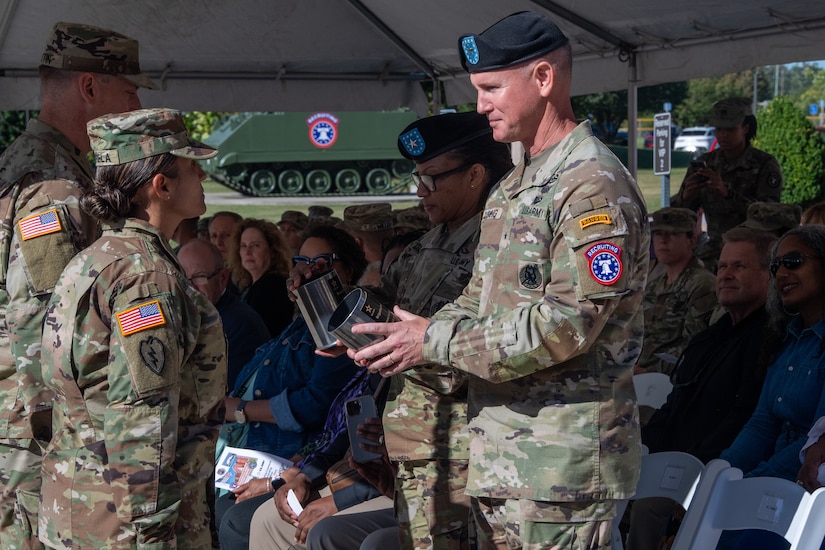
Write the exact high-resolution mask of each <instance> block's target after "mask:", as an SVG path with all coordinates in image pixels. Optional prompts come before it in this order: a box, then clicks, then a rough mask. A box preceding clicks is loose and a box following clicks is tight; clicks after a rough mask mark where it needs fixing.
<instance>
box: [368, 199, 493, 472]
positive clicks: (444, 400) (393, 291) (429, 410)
mask: <svg viewBox="0 0 825 550" xmlns="http://www.w3.org/2000/svg"><path fill="white" fill-rule="evenodd" d="M480 219H481V218H480V215H477V216H473V217H472V218H470V219H469V220H467V221H466V222H464V223H463V224H462V225H461V226H460V227H458V228H456V229H455V230H453V231H452V232H448V231H447V226H446V225H444V224H441V225H439V226H437V227H435V228H433V229H431V230H430V231H429V232H427V233H426V234H425V235H423V236H422V237H421V238H420V239H418V240H417V241H415V242H413V243H411V244H410V245H409V246H408V247H407V248H405V249H404V251H403V252H402V253H401V255H400V256H399V257H398V259H397V260H396V261H395V263H393V264H392V266H391V267H390V271H389V273H387V275H386V276H385V277H383V278H382V285H381V286H380V287H379V288H377V289H375V292H377V293H379V294H380V295H381V296H382V298H383V299H384V300H386V301H393V300H394V301H395V302H396V303H397V304H398V305H399V306H400V307H401V308H402V309H405V310H407V311H411V312H412V313H415V314H416V315H422V316H425V317H429V316H431V315H432V314H434V313H435V312H436V311H438V310H439V309H440V308H441V307H442V306H443V305H444V304H446V303H449V302H451V301H452V300H454V299H456V298H457V297H458V296H459V295H460V294H461V291H462V290H463V289H464V287H465V286H466V285H467V282H468V281H469V280H470V275H471V274H472V271H473V253H474V252H475V248H476V245H477V244H478V237H479V221H480ZM383 422H384V430H385V437H386V440H385V442H386V445H387V451H388V452H389V456H390V459H391V460H396V461H409V460H426V459H433V458H449V459H454V460H467V458H468V454H469V444H470V441H469V438H468V436H467V375H466V374H464V373H462V372H460V371H458V370H455V369H450V368H445V367H440V366H438V365H431V366H427V367H419V368H417V369H415V370H414V371H413V370H411V371H407V372H406V373H404V374H402V375H400V376H395V377H393V382H392V386H391V388H390V396H389V399H388V402H387V406H386V408H385V409H384V419H383Z"/></svg>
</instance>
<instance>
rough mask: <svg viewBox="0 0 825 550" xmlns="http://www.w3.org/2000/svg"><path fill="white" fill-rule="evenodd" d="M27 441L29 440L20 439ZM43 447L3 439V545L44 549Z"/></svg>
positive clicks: (0, 469) (0, 481)
mask: <svg viewBox="0 0 825 550" xmlns="http://www.w3.org/2000/svg"><path fill="white" fill-rule="evenodd" d="M15 442H16V443H23V444H25V443H26V442H28V440H16V441H15ZM41 462H42V457H41V456H40V448H39V447H38V446H37V445H36V444H35V443H34V442H33V441H32V443H31V446H29V447H27V448H23V447H16V446H10V445H8V442H7V441H4V442H0V548H2V549H3V550H19V549H25V550H33V549H41V548H43V545H42V544H41V543H40V541H39V540H37V510H38V508H39V501H40V480H41V478H40V463H41Z"/></svg>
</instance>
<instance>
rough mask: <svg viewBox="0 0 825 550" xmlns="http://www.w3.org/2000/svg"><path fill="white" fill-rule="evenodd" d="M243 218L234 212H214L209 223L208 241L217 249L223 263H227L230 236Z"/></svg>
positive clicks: (230, 242)
mask: <svg viewBox="0 0 825 550" xmlns="http://www.w3.org/2000/svg"><path fill="white" fill-rule="evenodd" d="M241 220H243V216H241V215H240V214H237V213H235V212H229V211H222V212H216V213H215V215H214V216H212V219H211V220H210V221H209V240H210V241H211V242H212V244H214V245H215V246H217V247H218V250H220V251H221V256H223V261H224V262H229V252H230V247H231V245H232V235H234V234H235V230H236V229H237V228H238V224H240V223H241Z"/></svg>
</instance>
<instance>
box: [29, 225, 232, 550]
mask: <svg viewBox="0 0 825 550" xmlns="http://www.w3.org/2000/svg"><path fill="white" fill-rule="evenodd" d="M43 371H44V378H45V380H46V381H47V383H48V384H49V385H50V386H51V388H52V389H53V390H54V392H55V394H56V401H55V406H54V425H55V430H54V436H53V438H52V441H51V443H50V444H49V446H48V447H47V449H46V452H45V454H44V457H43V488H42V500H41V502H42V505H41V507H40V517H39V529H40V531H39V533H40V538H41V540H43V541H44V542H45V543H46V544H47V545H49V546H52V547H54V548H79V547H82V548H90V547H95V548H97V547H105V548H117V549H120V548H152V549H160V548H163V549H165V548H174V545H175V543H176V542H177V545H178V547H179V548H181V547H185V548H203V549H208V548H211V544H212V539H211V535H210V522H211V517H210V516H211V513H210V507H211V506H210V502H211V501H212V499H214V480H213V472H214V464H215V443H216V441H217V438H218V432H219V430H220V426H221V423H222V421H223V398H224V394H225V385H226V340H225V338H224V336H223V327H222V326H221V321H220V316H219V315H218V312H217V310H216V309H215V308H214V306H212V304H210V303H209V301H208V300H207V299H206V297H205V296H203V295H202V294H201V293H199V292H198V291H197V290H195V289H194V288H192V287H191V286H190V285H189V284H188V282H187V280H186V276H185V275H184V271H183V269H182V268H181V267H180V265H179V264H178V262H177V259H176V258H175V255H174V253H173V252H172V250H171V249H170V248H169V245H168V243H167V242H166V240H165V239H164V238H163V236H162V235H161V234H160V233H159V232H158V231H157V230H156V229H155V228H153V227H152V226H150V225H149V224H147V223H145V222H142V221H139V220H132V219H128V220H119V221H117V222H113V223H111V224H104V233H103V235H102V236H101V237H100V238H99V239H98V240H97V241H95V243H93V244H92V245H91V246H90V247H89V248H87V249H85V250H83V251H81V252H80V253H79V254H78V255H77V256H76V257H75V259H74V260H72V262H71V263H69V265H68V266H67V267H66V269H65V271H64V272H63V274H62V275H61V278H60V280H59V282H58V284H57V286H56V287H55V290H54V295H53V297H52V300H51V302H50V303H49V307H48V311H47V314H46V320H45V326H44V330H43ZM176 537H177V539H176Z"/></svg>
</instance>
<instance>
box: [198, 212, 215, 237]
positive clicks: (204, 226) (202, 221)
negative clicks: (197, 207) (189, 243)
mask: <svg viewBox="0 0 825 550" xmlns="http://www.w3.org/2000/svg"><path fill="white" fill-rule="evenodd" d="M211 221H212V217H211V216H207V217H205V218H204V217H200V218H199V219H198V238H199V239H203V240H204V241H208V240H209V222H211Z"/></svg>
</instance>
